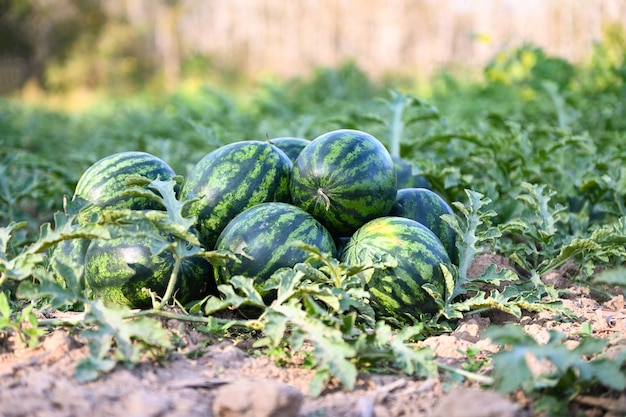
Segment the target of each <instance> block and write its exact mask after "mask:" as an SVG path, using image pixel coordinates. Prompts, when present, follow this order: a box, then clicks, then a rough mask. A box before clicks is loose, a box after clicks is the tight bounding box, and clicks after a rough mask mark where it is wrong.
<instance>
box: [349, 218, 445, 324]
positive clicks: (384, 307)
mask: <svg viewBox="0 0 626 417" xmlns="http://www.w3.org/2000/svg"><path fill="white" fill-rule="evenodd" d="M341 261H342V262H344V263H345V264H347V265H375V264H377V263H380V262H381V261H386V263H388V264H389V265H394V264H395V266H389V267H387V268H376V269H369V270H367V271H365V272H362V273H361V274H360V275H361V278H362V279H363V282H364V284H365V287H366V289H367V290H368V291H369V292H370V297H371V298H370V299H371V302H372V307H373V308H374V312H375V313H376V314H377V316H378V317H379V318H385V317H393V318H395V319H396V320H398V321H400V322H406V323H412V322H413V319H414V318H417V317H419V315H420V314H423V313H431V314H432V313H436V312H437V311H438V307H437V304H436V303H435V301H434V300H433V299H432V297H431V296H430V295H429V294H428V293H427V292H426V291H424V289H423V288H422V285H424V284H425V283H431V284H433V285H434V286H435V287H436V288H438V290H439V291H440V292H441V293H442V294H445V284H444V279H443V274H442V271H441V268H440V264H444V265H447V266H448V268H450V266H451V262H450V258H449V257H448V253H447V251H446V249H445V248H444V247H443V245H442V244H441V241H440V240H439V238H437V236H435V234H434V233H433V232H431V231H430V230H429V229H428V228H426V227H425V226H424V225H423V224H421V223H418V222H416V221H415V220H411V219H407V218H404V217H395V216H386V217H380V218H377V219H374V220H372V221H370V222H368V223H366V224H365V225H363V226H362V227H361V228H359V230H357V231H356V232H355V233H354V235H353V236H352V237H351V238H350V240H349V241H348V243H347V244H346V247H345V248H344V250H343V253H342V256H341Z"/></svg>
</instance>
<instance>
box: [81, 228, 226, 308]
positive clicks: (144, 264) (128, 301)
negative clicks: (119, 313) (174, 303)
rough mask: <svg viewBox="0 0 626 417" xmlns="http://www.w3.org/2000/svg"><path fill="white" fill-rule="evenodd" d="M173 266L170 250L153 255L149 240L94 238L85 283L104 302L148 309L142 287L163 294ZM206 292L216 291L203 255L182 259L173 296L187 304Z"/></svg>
mask: <svg viewBox="0 0 626 417" xmlns="http://www.w3.org/2000/svg"><path fill="white" fill-rule="evenodd" d="M173 266H174V258H173V256H172V254H171V252H162V253H160V254H153V253H152V250H151V248H150V243H149V242H147V241H146V240H145V239H144V238H142V237H131V236H123V237H118V238H115V239H110V240H106V239H94V240H92V241H91V243H90V245H89V247H88V248H87V252H86V253H85V282H86V286H87V287H89V288H90V289H91V290H92V291H93V293H94V295H96V296H98V297H100V298H101V299H102V300H103V301H104V302H105V303H108V304H120V305H126V306H128V307H131V308H148V307H151V305H152V301H151V299H150V297H149V295H148V294H147V293H146V292H144V291H142V288H149V289H150V290H152V291H154V292H156V293H157V294H158V295H160V296H163V295H164V293H165V290H166V288H167V284H168V282H169V279H170V276H171V273H172V269H173ZM209 293H212V294H217V286H216V284H215V278H214V276H213V266H212V265H211V264H210V263H209V262H208V261H206V260H205V259H204V258H200V257H189V258H185V259H184V260H183V261H182V264H181V268H180V271H179V276H178V280H177V288H176V292H175V294H174V296H175V297H176V299H177V300H178V301H180V302H181V303H186V302H188V301H191V300H199V299H201V298H203V297H205V296H206V295H207V294H209Z"/></svg>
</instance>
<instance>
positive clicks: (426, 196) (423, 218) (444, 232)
mask: <svg viewBox="0 0 626 417" xmlns="http://www.w3.org/2000/svg"><path fill="white" fill-rule="evenodd" d="M444 214H449V215H454V211H453V210H452V207H451V206H450V205H449V204H448V203H447V202H446V201H445V200H444V199H443V198H442V197H441V196H440V195H439V194H437V193H436V192H434V191H432V190H429V189H426V188H403V189H399V190H398V193H397V195H396V202H395V204H394V205H393V207H392V208H391V212H390V213H389V215H391V216H400V217H406V218H409V219H412V220H415V221H417V222H419V223H421V224H423V225H424V226H426V227H427V228H429V229H430V230H431V231H432V232H433V233H434V234H435V235H437V237H438V238H439V240H441V243H442V244H443V246H444V247H445V248H446V250H447V251H448V255H449V256H450V259H451V260H452V262H453V263H455V264H458V249H457V246H456V240H457V235H456V232H455V231H454V229H452V227H450V225H448V224H447V223H446V222H445V221H444V220H442V218H441V216H442V215H444Z"/></svg>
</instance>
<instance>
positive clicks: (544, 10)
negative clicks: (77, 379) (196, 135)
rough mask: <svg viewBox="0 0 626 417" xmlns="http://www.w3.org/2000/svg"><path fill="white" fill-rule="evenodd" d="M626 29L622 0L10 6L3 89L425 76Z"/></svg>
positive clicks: (16, 2) (126, 1)
mask: <svg viewBox="0 0 626 417" xmlns="http://www.w3.org/2000/svg"><path fill="white" fill-rule="evenodd" d="M611 25H613V26H611ZM624 25H626V2H624V1H623V0H603V1H602V2H597V1H596V0H528V1H525V2H519V1H516V0H502V1H497V2H492V1H485V0H464V1H458V0H440V1H433V0H317V1H310V0H302V1H295V2H284V1H282V0H249V1H246V0H232V1H223V0H107V1H103V0H0V94H16V92H19V91H21V90H24V89H25V88H26V89H28V88H34V89H38V90H40V91H43V93H45V94H49V93H60V94H63V93H66V92H69V91H77V90H78V91H80V90H84V91H105V92H106V93H107V94H109V95H114V96H115V95H118V94H125V93H133V92H137V91H143V90H146V89H148V90H150V89H153V90H162V89H169V90H171V89H175V88H176V87H179V86H180V85H181V82H182V81H185V82H188V81H189V80H197V81H198V80H199V81H203V82H205V81H207V80H213V81H217V82H219V83H221V84H229V83H230V84H236V83H242V82H243V83H244V84H245V82H246V81H250V80H253V81H258V80H263V79H264V78H268V77H270V78H271V77H278V78H283V79H284V78H289V77H293V76H302V75H307V74H310V73H311V70H312V69H314V68H316V67H339V66H341V65H343V64H345V63H346V62H354V63H355V65H357V67H358V68H360V69H363V70H364V72H365V73H366V74H367V75H368V76H370V77H373V78H374V79H384V78H386V77H387V78H389V77H402V76H406V77H409V78H413V79H416V78H419V77H420V76H428V75H431V74H432V73H433V72H436V71H438V70H440V69H441V68H446V69H448V70H449V69H455V68H456V69H461V70H467V69H468V68H470V69H471V68H474V69H477V68H481V67H483V66H484V65H485V64H487V63H488V62H490V61H491V60H493V59H494V57H495V58H496V59H497V56H498V55H497V54H498V53H499V52H502V51H504V50H509V49H511V48H515V47H519V46H520V45H526V44H527V45H531V46H529V48H534V47H538V48H541V49H542V50H545V52H546V54H548V55H550V56H557V57H562V58H563V59H564V60H567V61H570V62H577V61H580V60H583V59H585V57H587V58H588V57H589V56H590V53H591V51H592V50H593V46H594V44H595V43H597V42H598V41H600V40H601V38H602V37H603V33H606V31H607V29H606V28H607V27H608V28H613V29H610V30H611V31H612V32H611V33H613V34H614V33H618V36H617V37H618V38H619V37H620V36H621V38H624V36H623V27H624ZM615 27H618V28H620V30H621V32H620V30H618V31H617V32H616V30H615V29H614V28H615ZM619 33H621V34H622V35H619ZM612 36H613V37H615V35H612ZM553 64H555V65H556V66H559V65H558V64H559V62H558V61H557V60H555V61H554V62H553ZM561 67H562V65H561ZM544 69H545V70H548V71H552V68H544ZM497 70H498V68H494V71H493V72H492V73H491V75H495V74H496V73H497ZM568 77H569V75H568V74H564V79H566V78H568Z"/></svg>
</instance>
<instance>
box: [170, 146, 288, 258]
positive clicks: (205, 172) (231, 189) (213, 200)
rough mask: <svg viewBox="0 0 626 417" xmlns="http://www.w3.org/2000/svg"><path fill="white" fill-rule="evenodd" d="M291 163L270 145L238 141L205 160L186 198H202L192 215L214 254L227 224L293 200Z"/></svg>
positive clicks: (187, 185) (186, 186)
mask: <svg viewBox="0 0 626 417" xmlns="http://www.w3.org/2000/svg"><path fill="white" fill-rule="evenodd" d="M291 166H292V164H291V161H290V160H289V158H288V157H287V155H285V153H284V152H282V151H280V150H278V149H276V148H275V147H274V146H272V145H270V144H269V143H267V142H260V141H243V142H235V143H231V144H228V145H225V146H222V147H220V148H218V149H216V150H215V151H213V152H210V153H209V154H207V155H206V156H205V157H204V158H202V159H201V160H200V161H199V162H198V163H197V164H196V165H195V166H194V167H193V168H192V169H191V171H190V172H189V174H188V175H187V178H186V180H185V182H184V183H183V187H182V195H183V197H185V196H188V195H190V194H191V195H194V196H197V197H199V200H197V201H196V202H194V203H192V204H189V206H188V213H187V214H189V215H194V216H197V217H198V221H197V226H196V227H197V229H198V232H199V235H200V240H201V242H202V243H203V245H204V246H205V248H206V249H208V250H211V249H213V248H214V246H215V242H216V241H217V238H218V236H219V234H220V233H221V232H222V230H224V228H225V227H226V225H227V224H228V223H229V222H230V221H231V220H232V219H233V218H234V217H235V216H236V215H238V214H239V213H241V212H242V211H244V210H245V209H247V208H249V207H252V206H255V205H257V204H260V203H265V202H269V201H284V202H288V201H289V174H290V171H291Z"/></svg>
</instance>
